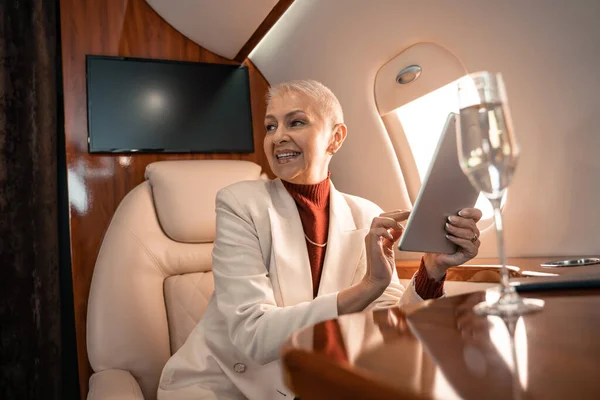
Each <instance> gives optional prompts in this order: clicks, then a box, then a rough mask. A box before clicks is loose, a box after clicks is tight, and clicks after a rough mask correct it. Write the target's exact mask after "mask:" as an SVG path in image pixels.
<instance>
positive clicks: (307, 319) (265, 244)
mask: <svg viewBox="0 0 600 400" xmlns="http://www.w3.org/2000/svg"><path fill="white" fill-rule="evenodd" d="M381 212H382V210H381V209H380V208H379V207H377V206H376V205H375V204H373V203H372V202H370V201H368V200H365V199H362V198H359V197H356V196H350V195H347V194H344V193H340V192H338V191H337V190H335V188H334V186H333V184H331V194H330V217H329V234H328V244H327V250H326V252H325V260H324V264H323V272H322V276H321V282H320V285H319V291H318V296H317V298H316V299H314V300H313V288H312V278H311V270H310V262H309V259H308V250H307V247H306V241H305V240H304V231H303V228H302V222H301V220H300V216H299V214H298V209H297V207H296V203H295V202H294V199H293V198H292V197H291V195H290V194H289V193H288V192H287V190H286V189H285V187H284V186H283V184H282V182H281V180H279V179H276V180H272V181H247V182H240V183H236V184H234V185H231V186H229V187H227V188H224V189H222V190H221V191H219V193H218V194H217V199H216V213H217V228H216V229H217V230H216V238H215V244H214V249H213V254H212V256H213V265H212V269H213V273H214V279H215V292H214V294H213V296H212V298H211V300H210V302H209V305H208V308H207V310H206V313H205V314H204V316H203V318H202V320H201V321H200V322H199V323H198V325H197V326H196V328H195V329H194V330H193V331H192V333H191V334H190V336H189V337H188V339H187V341H186V342H185V344H184V345H183V346H182V347H181V348H180V349H179V351H177V353H175V354H174V355H173V356H172V357H171V359H170V360H169V361H168V362H167V364H166V365H165V368H164V370H163V373H162V376H161V379H160V384H159V389H158V398H159V399H160V400H167V399H168V400H172V399H219V400H222V399H244V398H249V399H251V400H254V399H256V400H269V399H276V400H281V399H293V397H294V395H293V393H291V392H290V390H289V389H288V388H287V387H286V386H285V385H284V383H283V374H282V369H281V365H280V361H279V357H280V347H281V345H282V344H283V343H284V342H285V341H286V339H287V338H288V336H289V335H290V334H291V333H292V332H294V331H295V330H297V329H301V328H303V327H306V326H309V325H312V324H316V323H318V322H321V321H324V320H327V319H333V318H336V317H337V316H338V314H337V293H338V292H339V291H340V290H342V289H345V288H348V287H350V286H352V285H353V284H356V283H357V282H359V281H360V280H361V278H362V277H363V276H364V274H365V271H366V260H365V245H364V238H365V235H366V234H367V232H368V230H369V227H370V225H371V222H372V220H373V218H374V217H375V216H378V215H379V214H380V213H381ZM421 300H422V299H421V297H419V295H417V293H416V292H415V289H414V278H413V280H412V281H411V282H410V284H409V287H408V288H407V289H406V290H405V289H404V287H403V286H402V285H401V284H400V283H399V281H398V276H397V274H396V272H395V271H394V276H393V278H392V282H391V284H390V286H389V287H388V288H387V289H386V291H385V292H384V294H383V295H382V296H381V297H380V298H379V299H377V300H376V301H375V302H374V303H373V304H372V305H371V306H370V307H376V308H382V307H391V306H394V305H396V304H398V303H399V302H400V303H410V302H417V301H421Z"/></svg>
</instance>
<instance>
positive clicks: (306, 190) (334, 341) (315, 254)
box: [282, 174, 444, 362]
mask: <svg viewBox="0 0 600 400" xmlns="http://www.w3.org/2000/svg"><path fill="white" fill-rule="evenodd" d="M282 182H283V185H284V186H285V188H286V189H287V191H288V192H289V193H290V195H291V196H292V197H293V199H294V201H295V202H296V206H297V207H298V213H299V214H300V220H301V221H302V227H303V228H304V234H305V235H306V237H308V239H310V241H312V242H315V243H318V244H324V243H326V242H327V239H328V238H327V236H328V231H329V193H330V184H329V174H328V175H327V178H326V179H325V180H324V181H322V182H319V183H317V184H314V185H298V184H294V183H290V182H286V181H282ZM310 241H309V240H306V246H307V247H308V259H309V261H310V270H311V274H312V282H313V297H317V293H318V291H319V282H320V281H321V273H322V269H323V261H324V260H325V250H326V249H327V246H324V247H321V246H316V245H314V244H313V243H311V242H310ZM443 287H444V285H443V282H441V283H438V282H435V280H433V279H430V278H429V276H428V275H427V271H426V270H425V266H424V264H423V259H421V267H420V268H419V271H418V272H417V276H416V277H415V289H416V291H417V293H418V294H419V296H421V297H422V298H423V299H430V298H436V297H440V296H441V295H442V292H443ZM313 341H314V343H313V348H314V350H315V351H319V352H322V353H324V354H325V355H327V356H329V357H331V358H332V359H334V360H337V361H343V362H347V361H348V357H347V352H346V348H345V344H344V340H343V337H342V334H341V330H340V326H339V324H338V322H337V321H336V320H331V321H325V322H323V323H320V324H317V325H316V326H315V330H314V335H313Z"/></svg>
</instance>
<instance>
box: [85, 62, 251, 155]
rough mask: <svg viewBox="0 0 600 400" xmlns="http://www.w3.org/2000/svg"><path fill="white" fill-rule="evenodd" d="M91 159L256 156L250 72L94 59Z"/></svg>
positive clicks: (222, 66) (89, 70) (89, 83)
mask: <svg viewBox="0 0 600 400" xmlns="http://www.w3.org/2000/svg"><path fill="white" fill-rule="evenodd" d="M86 62H87V106H88V135H89V136H88V143H89V151H90V152H91V153H98V152H112V153H126V152H173V153H182V152H183V153H188V152H194V153H251V152H253V151H254V141H253V135H252V113H251V108H250V85H249V78H248V69H247V68H246V67H242V66H237V65H226V64H207V63H195V62H180V61H164V60H149V59H137V58H122V57H104V56H87V57H86Z"/></svg>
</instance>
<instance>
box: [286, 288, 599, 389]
mask: <svg viewBox="0 0 600 400" xmlns="http://www.w3.org/2000/svg"><path fill="white" fill-rule="evenodd" d="M532 295H533V296H534V297H536V298H543V299H544V300H545V301H546V308H545V309H544V311H542V312H540V313H537V314H531V315H526V316H523V317H518V318H512V319H501V318H500V317H479V316H476V315H475V314H474V313H473V312H472V306H473V305H474V304H476V303H477V302H479V301H481V300H482V299H483V296H485V295H484V294H483V293H473V294H468V295H462V296H456V297H449V298H445V299H440V300H437V301H434V302H426V303H424V304H422V305H419V306H413V307H412V308H404V309H400V308H393V309H388V310H379V311H374V312H364V313H359V314H353V315H349V316H343V317H340V318H338V319H336V320H333V321H326V322H324V323H321V324H317V325H315V326H313V327H310V328H307V329H304V330H301V331H298V332H296V333H295V334H294V335H293V336H292V337H291V338H290V341H289V343H288V345H287V346H286V347H285V349H284V364H286V366H287V367H288V382H289V384H290V385H291V386H292V387H293V388H294V390H295V391H296V393H298V394H299V395H300V396H301V397H302V400H311V398H314V399H317V398H321V397H319V396H318V395H317V396H314V395H310V396H306V395H304V394H303V393H307V392H306V387H305V386H307V385H306V384H303V385H302V386H303V387H300V384H299V383H301V381H302V377H301V376H300V375H302V373H303V372H306V373H311V374H313V375H315V376H317V378H318V379H316V380H315V379H313V380H312V385H313V386H314V385H323V387H322V388H318V389H319V390H320V391H319V390H315V389H317V388H316V387H313V388H312V390H313V391H315V392H316V393H323V394H326V393H329V395H335V394H336V393H337V394H340V393H343V392H344V390H345V389H348V388H349V387H352V391H351V392H350V393H351V394H352V393H354V394H355V395H356V396H358V393H359V391H363V393H366V394H362V395H361V396H362V397H360V398H366V397H364V396H368V397H369V398H370V396H371V395H370V394H373V396H375V393H378V392H379V393H381V394H380V395H379V398H439V399H460V398H464V399H511V398H513V399H554V398H556V399H564V398H577V399H584V398H600V373H599V370H598V366H599V365H600V290H598V289H589V290H579V291H556V292H537V293H534V294H532ZM302 353H303V354H304V357H313V359H314V360H317V362H315V363H314V364H313V366H312V367H310V368H311V371H308V370H306V369H307V368H306V367H304V369H305V371H303V369H302V368H303V367H302V364H301V363H300V364H298V363H296V364H294V365H295V366H292V367H290V365H292V364H293V362H294V360H293V358H294V357H295V356H297V355H298V354H300V355H301V354H302ZM301 357H302V355H301ZM307 360H308V358H307ZM290 361H291V362H292V364H290ZM306 365H309V364H306ZM319 369H322V370H321V371H319ZM336 369H337V370H339V371H337V372H336V371H335V370H336ZM336 374H337V375H336ZM319 380H322V382H319ZM346 397H347V396H346ZM351 397H354V396H351ZM322 398H325V397H322ZM354 398H359V397H354ZM373 398H377V396H375V397H373Z"/></svg>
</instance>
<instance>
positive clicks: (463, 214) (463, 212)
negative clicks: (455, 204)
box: [458, 210, 467, 217]
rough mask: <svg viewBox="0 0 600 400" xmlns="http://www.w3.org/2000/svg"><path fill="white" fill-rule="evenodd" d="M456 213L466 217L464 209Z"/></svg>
mask: <svg viewBox="0 0 600 400" xmlns="http://www.w3.org/2000/svg"><path fill="white" fill-rule="evenodd" d="M458 215H460V216H461V217H466V216H467V212H466V211H465V210H460V211H459V212H458Z"/></svg>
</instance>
